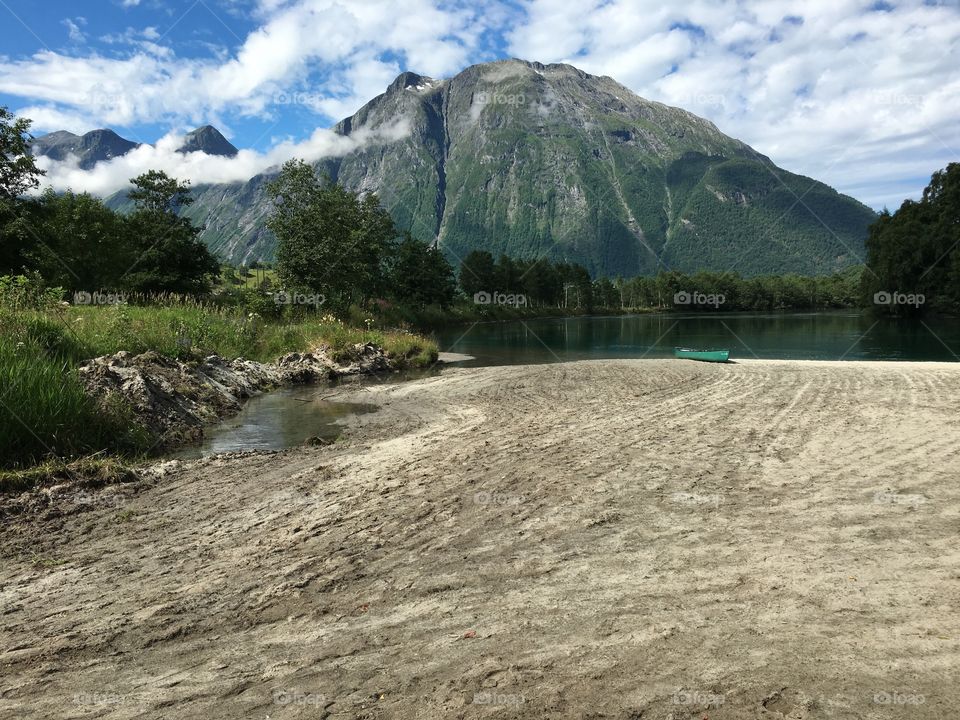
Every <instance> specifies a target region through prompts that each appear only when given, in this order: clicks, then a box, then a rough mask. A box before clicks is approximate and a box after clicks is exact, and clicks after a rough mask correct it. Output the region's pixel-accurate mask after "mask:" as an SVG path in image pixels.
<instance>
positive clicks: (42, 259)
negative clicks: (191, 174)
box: [0, 111, 219, 294]
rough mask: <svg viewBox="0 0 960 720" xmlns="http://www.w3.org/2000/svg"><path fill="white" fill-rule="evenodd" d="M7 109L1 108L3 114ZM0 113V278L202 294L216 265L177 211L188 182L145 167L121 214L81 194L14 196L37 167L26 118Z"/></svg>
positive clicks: (35, 177)
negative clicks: (35, 277)
mask: <svg viewBox="0 0 960 720" xmlns="http://www.w3.org/2000/svg"><path fill="white" fill-rule="evenodd" d="M2 112H6V111H2ZM10 120H11V117H10V116H9V114H7V115H3V116H0V133H2V136H3V137H2V146H0V153H2V157H3V160H2V163H0V275H4V274H9V275H14V274H20V273H24V272H35V273H38V274H40V275H41V276H42V277H43V278H44V280H45V281H46V282H47V283H48V284H50V285H54V286H59V287H62V288H63V289H65V290H68V291H79V292H85V293H90V294H92V293H94V292H98V291H101V290H110V291H114V292H119V291H125V292H134V293H159V292H175V293H203V292H207V291H209V290H210V289H211V288H212V284H213V280H214V277H215V275H216V274H217V272H218V271H219V265H218V263H217V262H216V260H215V259H214V258H213V256H212V255H211V254H210V252H209V251H208V250H207V248H206V247H205V246H204V245H203V243H202V242H201V241H200V240H199V233H200V230H199V228H197V227H196V226H194V225H193V224H192V223H191V222H190V221H189V220H187V219H186V218H184V217H181V216H180V214H179V211H180V209H181V208H183V207H186V206H188V205H189V204H190V203H191V202H192V198H191V197H190V195H189V187H188V184H187V183H181V182H178V181H177V180H176V179H174V178H170V177H168V176H167V175H166V174H165V173H162V172H157V171H151V172H147V173H144V174H143V175H141V176H139V177H136V178H134V179H133V180H132V182H133V184H134V189H133V190H131V191H130V199H131V201H132V202H133V211H132V212H131V213H129V214H127V215H121V214H119V213H117V212H115V211H113V210H111V209H109V208H108V207H106V206H105V205H104V204H103V203H102V202H101V201H100V200H98V199H97V198H95V197H93V196H91V195H89V194H86V193H79V194H78V193H73V192H66V193H63V194H60V195H58V194H57V193H54V192H53V191H52V190H50V191H47V192H45V193H43V194H42V195H41V196H40V197H37V198H23V197H20V196H21V195H22V193H23V192H25V191H26V190H28V189H31V188H33V187H36V186H37V184H38V182H39V177H40V175H41V172H40V171H39V170H38V169H37V168H36V166H35V164H34V161H33V157H32V156H30V155H29V154H28V152H27V148H28V144H29V135H28V130H29V126H30V125H29V121H27V120H23V119H21V120H17V121H15V122H13V123H11V122H10Z"/></svg>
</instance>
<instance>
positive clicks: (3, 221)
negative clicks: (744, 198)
mask: <svg viewBox="0 0 960 720" xmlns="http://www.w3.org/2000/svg"><path fill="white" fill-rule="evenodd" d="M32 139H33V138H32V136H31V135H30V120H28V119H27V118H17V117H15V116H14V115H13V113H11V112H10V111H9V110H7V108H6V107H0V273H18V272H21V271H22V270H23V269H24V267H25V266H26V264H27V259H26V258H25V257H24V252H25V251H26V250H27V249H28V248H29V247H30V246H31V245H33V244H34V243H35V238H33V237H32V236H31V235H32V232H33V230H32V228H31V227H30V224H29V222H28V221H26V220H25V219H24V218H23V213H22V211H23V202H22V201H21V200H20V196H21V195H22V194H23V193H25V192H26V191H27V190H31V189H33V188H35V187H37V186H38V185H39V184H40V176H41V175H43V170H40V169H39V168H38V167H37V166H36V163H35V162H34V159H33V156H32V155H31V154H30V141H31V140H32Z"/></svg>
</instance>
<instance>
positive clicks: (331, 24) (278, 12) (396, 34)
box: [0, 0, 486, 127]
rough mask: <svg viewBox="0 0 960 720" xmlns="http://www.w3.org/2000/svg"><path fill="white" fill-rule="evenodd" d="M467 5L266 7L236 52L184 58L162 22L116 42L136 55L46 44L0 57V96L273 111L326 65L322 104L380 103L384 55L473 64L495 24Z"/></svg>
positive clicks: (136, 112)
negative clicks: (474, 52)
mask: <svg viewBox="0 0 960 720" xmlns="http://www.w3.org/2000/svg"><path fill="white" fill-rule="evenodd" d="M468 8H469V4H468V3H467V2H466V0H464V2H463V5H462V6H451V5H448V4H444V6H443V7H437V6H435V4H434V2H433V1H432V0H409V1H408V2H405V3H402V4H400V3H396V2H394V0H365V1H364V2H362V3H358V2H352V1H351V0H297V1H296V2H290V3H262V4H261V6H260V8H259V11H260V12H261V13H262V14H263V15H264V22H263V24H262V25H261V26H260V27H258V28H257V29H255V30H254V31H253V32H251V33H250V34H249V35H248V36H247V37H246V38H245V39H244V41H243V42H242V44H241V45H240V47H239V48H238V49H237V50H236V51H235V53H234V54H233V55H232V56H230V57H228V58H227V59H225V60H221V59H219V58H216V57H211V58H199V59H198V58H180V57H176V56H174V55H173V53H172V51H171V50H170V49H169V48H167V47H162V46H160V45H159V44H158V41H160V40H161V37H160V36H158V35H157V33H156V31H155V29H152V28H148V29H147V30H146V31H142V32H140V33H137V31H134V30H129V29H128V30H127V32H126V33H122V34H119V35H108V36H105V40H106V41H107V42H114V43H118V42H127V43H134V44H136V46H137V48H138V52H135V53H134V54H133V55H131V56H130V57H122V58H116V57H105V56H103V55H100V54H90V55H87V56H85V57H75V56H70V55H65V54H62V53H57V52H53V51H50V50H43V51H40V52H37V53H36V54H34V55H33V56H31V57H29V58H26V59H20V60H8V59H6V58H0V93H6V94H9V95H14V96H19V97H23V98H27V99H29V101H31V102H34V103H36V102H38V101H44V102H47V103H56V104H57V105H59V106H61V109H65V108H71V109H73V110H75V111H76V110H80V109H82V110H83V111H84V112H86V113H88V114H89V115H91V116H94V117H97V118H98V119H99V122H100V123H101V124H103V125H111V126H117V127H129V126H132V125H136V124H139V123H146V122H158V121H169V122H172V123H174V124H176V123H178V122H186V123H188V124H190V123H196V122H200V121H202V120H203V118H204V117H205V116H209V115H210V114H212V113H215V112H220V111H232V112H236V113H239V114H241V115H258V116H264V115H268V114H269V113H270V112H271V110H272V107H271V105H272V100H273V98H274V97H275V96H276V95H277V94H278V93H279V92H280V91H283V90H291V89H301V88H302V87H303V86H304V85H305V84H307V83H309V82H310V81H311V80H312V79H313V78H314V77H315V73H316V72H317V71H320V72H321V73H324V74H326V73H332V75H333V78H332V81H331V80H325V81H324V82H323V85H322V87H321V88H320V90H321V92H320V94H321V95H323V102H318V103H317V104H316V108H317V109H318V110H319V111H323V112H337V113H342V114H344V115H346V114H351V113H352V112H354V111H356V110H357V109H358V108H359V107H360V105H362V104H363V103H364V102H366V100H368V99H369V97H370V95H369V93H371V92H372V91H373V89H374V83H380V86H379V87H378V88H377V92H382V90H383V86H382V84H383V80H384V79H385V78H386V69H387V68H390V69H391V72H392V71H393V70H397V71H398V72H399V65H398V64H397V61H396V60H382V59H381V58H382V57H383V56H384V55H385V54H389V55H391V56H395V57H403V58H405V63H404V68H405V69H412V70H415V71H418V72H423V73H425V74H428V75H440V76H442V75H448V74H452V73H453V72H455V71H457V70H459V69H460V68H461V67H462V66H463V65H465V64H466V63H467V61H468V59H469V55H470V51H471V49H472V48H474V47H475V46H476V44H477V42H478V38H479V35H480V34H481V33H482V32H483V30H484V28H485V27H486V25H485V21H484V20H483V18H482V16H481V15H479V14H477V13H476V11H473V10H470V9H468ZM202 10H203V9H202V8H201V9H200V10H197V9H192V10H190V11H188V14H189V12H202ZM211 11H212V9H211ZM151 31H152V32H151ZM311 91H314V92H315V91H316V89H315V88H311ZM374 94H376V93H374ZM91 99H92V100H93V102H91ZM335 117H336V116H335ZM336 119H339V117H336Z"/></svg>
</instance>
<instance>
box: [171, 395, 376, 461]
mask: <svg viewBox="0 0 960 720" xmlns="http://www.w3.org/2000/svg"><path fill="white" fill-rule="evenodd" d="M330 392H331V390H330V388H329V387H327V386H323V385H311V386H305V387H297V388H288V389H284V390H275V391H274V392H269V393H266V394H265V395H259V396H257V397H255V398H252V399H250V400H248V401H247V402H246V404H245V405H244V406H243V409H242V410H241V411H240V413H239V414H237V415H235V416H233V417H232V418H229V419H228V420H225V421H224V422H223V423H221V424H220V425H218V426H216V427H214V428H211V429H210V430H207V431H206V432H205V438H204V441H203V443H202V444H200V445H196V446H192V447H188V448H186V449H184V450H181V451H180V452H177V453H176V454H175V455H174V456H173V457H176V458H181V459H192V458H199V457H205V456H208V455H215V454H216V453H222V452H233V451H237V450H278V449H280V448H286V447H294V446H296V445H301V444H303V443H304V442H305V441H306V440H308V439H310V438H314V437H319V438H322V439H323V440H328V441H333V440H335V439H336V438H337V437H339V435H340V433H341V432H343V429H344V422H345V421H346V419H347V418H349V417H351V416H353V415H359V414H363V413H368V412H373V411H374V410H376V409H377V407H376V405H370V404H365V403H346V402H335V401H332V400H325V399H324V396H325V395H329V394H330Z"/></svg>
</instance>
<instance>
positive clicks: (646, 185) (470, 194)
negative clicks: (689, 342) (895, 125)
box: [111, 60, 876, 277]
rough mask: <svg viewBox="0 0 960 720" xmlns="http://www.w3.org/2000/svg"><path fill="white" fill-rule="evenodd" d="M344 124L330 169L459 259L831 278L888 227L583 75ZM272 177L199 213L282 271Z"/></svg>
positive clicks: (386, 100)
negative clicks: (350, 145)
mask: <svg viewBox="0 0 960 720" xmlns="http://www.w3.org/2000/svg"><path fill="white" fill-rule="evenodd" d="M334 130H335V131H336V132H337V133H340V134H341V135H344V136H348V137H351V138H354V139H356V140H357V142H358V145H359V146H358V148H357V149H356V150H354V151H353V152H350V153H347V154H345V155H343V156H342V157H337V158H329V159H325V160H322V161H320V162H318V163H316V167H317V169H318V170H320V171H321V172H323V173H325V174H327V175H329V177H330V178H332V179H333V180H334V181H335V182H337V183H338V184H340V185H342V186H343V187H345V188H347V189H350V190H357V189H360V188H364V189H369V188H373V189H375V190H376V191H377V193H378V195H379V197H380V200H381V202H382V203H383V206H384V207H385V208H386V209H387V210H388V211H389V213H390V214H391V216H392V217H393V219H394V221H395V222H396V224H397V226H398V227H399V228H400V229H401V230H408V231H409V232H410V233H411V234H412V235H413V236H415V237H418V238H421V239H434V238H437V239H438V240H439V245H440V247H441V249H442V250H443V252H444V254H445V255H446V257H447V258H448V260H450V261H451V262H452V263H453V264H455V265H458V264H459V263H460V262H461V260H462V259H464V258H466V256H467V254H468V253H470V252H471V251H472V250H486V251H488V252H490V253H492V254H493V255H494V256H499V255H501V254H506V255H509V256H511V257H513V258H516V259H517V260H533V259H540V258H545V259H548V260H550V261H553V262H561V263H562V262H567V263H575V264H580V265H583V266H584V267H585V268H587V270H588V271H589V273H590V274H591V276H593V277H600V276H603V275H607V276H618V275H619V276H623V277H633V276H635V275H651V274H655V273H657V272H659V271H661V270H677V271H682V272H696V271H698V270H703V269H707V270H714V271H717V272H738V273H740V274H742V275H744V276H754V275H761V274H771V273H777V274H780V273H799V274H829V273H832V272H835V271H839V270H843V269H844V268H846V267H849V266H852V265H857V264H861V263H862V262H863V255H864V241H865V239H866V236H867V226H868V225H869V224H870V223H871V222H872V221H873V220H874V219H875V217H876V215H875V213H874V212H873V211H872V210H870V209H869V208H867V207H866V206H864V205H862V204H860V203H859V202H857V201H856V200H853V199H852V198H850V197H847V196H844V195H840V194H839V193H837V192H836V191H834V190H833V189H831V188H830V187H828V186H826V185H824V184H823V183H819V182H816V181H815V180H812V179H810V178H807V177H802V176H799V175H794V174H792V173H789V172H787V171H785V170H783V169H781V168H778V167H777V166H776V165H774V164H773V162H771V161H770V159H769V158H766V157H764V156H763V155H760V154H759V153H757V152H756V151H754V150H753V149H752V148H750V147H749V146H747V145H745V144H744V143H742V142H740V141H738V140H735V139H733V138H731V137H729V136H727V135H724V134H723V133H721V132H720V131H719V130H718V129H717V128H716V127H715V126H714V125H713V124H712V123H710V122H709V121H707V120H705V119H703V118H700V117H697V116H696V115H693V114H691V113H689V112H687V111H685V110H681V109H679V108H673V107H668V106H666V105H662V104H660V103H656V102H651V101H648V100H644V99H642V98H640V97H637V96H636V95H634V94H633V93H632V92H631V91H630V90H628V89H627V88H626V87H624V86H622V85H620V84H619V83H617V82H615V81H614V80H612V79H610V78H606V77H595V76H592V75H588V74H586V73H584V72H581V71H579V70H577V69H576V68H573V67H571V66H569V65H546V66H544V65H541V64H539V63H528V62H523V61H519V60H508V61H502V62H495V63H488V64H483V65H475V66H473V67H470V68H467V69H466V70H464V71H463V72H461V73H459V74H458V75H456V76H455V77H453V78H450V79H447V80H442V81H435V80H431V79H430V78H424V77H421V76H419V75H415V74H413V73H404V74H402V75H400V76H399V77H398V78H397V79H396V81H395V82H394V83H393V84H392V85H391V86H390V87H389V88H388V89H387V91H386V92H385V93H384V94H382V95H380V96H378V97H376V98H374V99H373V100H371V101H370V102H369V103H367V104H366V105H365V106H364V107H363V108H361V109H360V110H359V111H358V112H357V113H356V114H355V115H353V116H352V117H350V118H347V119H345V120H343V121H342V122H340V123H339V124H338V125H337V126H336V127H335V128H334ZM271 179H272V177H271V176H266V175H260V176H257V177H254V178H252V179H251V180H249V181H248V182H245V183H234V184H229V185H210V186H201V187H198V188H197V193H196V197H197V202H196V203H194V204H193V205H192V206H191V207H189V208H186V209H185V210H184V213H185V214H186V215H187V216H189V217H190V218H191V219H193V220H194V221H195V222H196V223H197V224H199V225H202V226H203V227H204V231H203V236H202V237H203V239H204V241H205V242H206V243H207V244H208V245H209V247H210V248H211V249H212V250H213V251H214V252H216V253H217V254H218V255H219V256H221V257H222V258H224V259H227V260H229V261H230V262H232V263H235V264H240V263H249V262H251V261H253V260H263V259H266V260H270V259H272V258H273V257H274V253H275V251H276V238H275V236H274V235H273V233H271V232H270V231H269V230H268V229H267V228H266V220H267V217H268V216H269V212H270V200H269V194H268V192H267V186H268V184H269V182H270V180H271ZM111 203H114V204H116V205H118V206H121V205H123V203H124V198H123V197H122V196H121V197H116V198H114V199H112V200H111Z"/></svg>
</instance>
